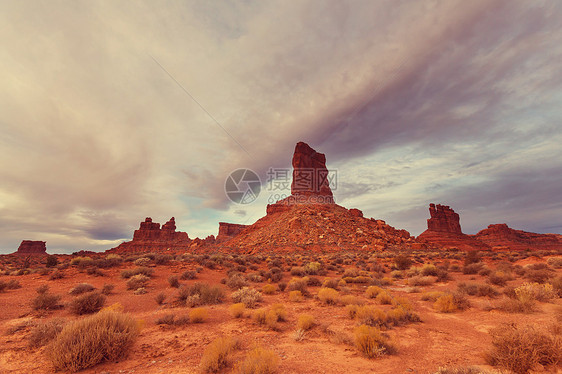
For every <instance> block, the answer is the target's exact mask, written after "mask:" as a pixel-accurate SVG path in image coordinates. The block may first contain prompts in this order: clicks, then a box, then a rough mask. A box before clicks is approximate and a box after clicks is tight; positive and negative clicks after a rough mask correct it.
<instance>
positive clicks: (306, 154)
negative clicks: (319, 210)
mask: <svg viewBox="0 0 562 374" xmlns="http://www.w3.org/2000/svg"><path fill="white" fill-rule="evenodd" d="M291 195H293V196H295V197H297V198H298V197H306V198H309V197H312V196H315V197H322V199H310V200H311V201H308V202H319V203H325V204H333V203H334V198H333V194H332V189H331V188H330V181H329V179H328V169H327V168H326V156H325V155H324V154H323V153H319V152H316V151H315V150H314V149H312V148H311V147H310V146H309V145H308V144H306V143H304V142H298V143H297V145H296V146H295V153H294V154H293V181H292V183H291ZM313 200H321V201H313Z"/></svg>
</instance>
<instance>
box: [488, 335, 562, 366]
mask: <svg viewBox="0 0 562 374" xmlns="http://www.w3.org/2000/svg"><path fill="white" fill-rule="evenodd" d="M490 335H491V336H492V345H493V349H492V350H491V351H490V352H488V354H487V360H488V362H489V363H490V364H491V365H494V366H499V367H501V368H505V369H509V370H511V371H513V372H515V373H517V374H525V373H528V372H529V371H530V370H532V369H536V367H537V366H538V365H542V366H545V367H549V366H556V365H558V364H560V363H561V362H562V337H560V336H556V335H553V334H551V333H548V332H543V331H540V330H538V329H536V328H535V327H532V326H524V327H518V326H516V325H514V324H511V325H504V326H501V327H498V328H496V329H494V330H492V331H491V332H490Z"/></svg>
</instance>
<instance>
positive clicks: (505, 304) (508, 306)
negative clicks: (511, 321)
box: [495, 298, 536, 313]
mask: <svg viewBox="0 0 562 374" xmlns="http://www.w3.org/2000/svg"><path fill="white" fill-rule="evenodd" d="M495 309H499V310H501V311H504V312H508V313H531V312H533V311H534V310H535V309H536V305H535V301H534V300H524V301H522V300H519V299H517V298H515V299H511V298H507V299H503V300H501V301H500V302H499V303H498V304H497V305H496V306H495Z"/></svg>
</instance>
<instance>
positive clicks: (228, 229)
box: [216, 222, 248, 243]
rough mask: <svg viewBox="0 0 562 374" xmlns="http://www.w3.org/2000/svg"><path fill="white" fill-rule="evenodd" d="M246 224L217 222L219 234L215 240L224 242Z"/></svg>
mask: <svg viewBox="0 0 562 374" xmlns="http://www.w3.org/2000/svg"><path fill="white" fill-rule="evenodd" d="M246 227H248V225H240V224H237V223H227V222H219V234H218V235H217V239H216V241H217V242H219V243H220V242H224V241H225V240H228V239H230V238H233V237H235V236H236V235H238V234H239V233H240V231H242V230H244V229H245V228H246Z"/></svg>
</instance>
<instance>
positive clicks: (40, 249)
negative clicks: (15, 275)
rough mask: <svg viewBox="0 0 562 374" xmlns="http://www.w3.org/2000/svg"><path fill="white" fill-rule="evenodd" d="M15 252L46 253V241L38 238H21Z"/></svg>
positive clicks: (26, 253)
mask: <svg viewBox="0 0 562 374" xmlns="http://www.w3.org/2000/svg"><path fill="white" fill-rule="evenodd" d="M15 254H17V255H44V254H47V245H46V242H43V241H40V240H23V241H22V242H21V244H20V246H19V247H18V250H17V251H16V252H15Z"/></svg>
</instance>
